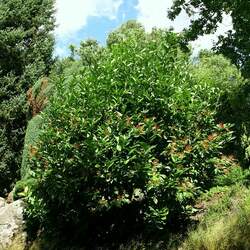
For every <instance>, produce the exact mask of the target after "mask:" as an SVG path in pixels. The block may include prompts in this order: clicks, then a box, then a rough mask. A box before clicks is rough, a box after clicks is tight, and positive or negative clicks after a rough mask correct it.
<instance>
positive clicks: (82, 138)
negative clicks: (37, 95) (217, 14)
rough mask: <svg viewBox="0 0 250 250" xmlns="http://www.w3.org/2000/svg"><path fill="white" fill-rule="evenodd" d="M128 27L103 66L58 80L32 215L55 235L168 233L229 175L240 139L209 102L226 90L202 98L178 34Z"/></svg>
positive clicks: (36, 165) (36, 167)
mask: <svg viewBox="0 0 250 250" xmlns="http://www.w3.org/2000/svg"><path fill="white" fill-rule="evenodd" d="M124 27H126V25H125V26H123V27H122V29H120V30H118V31H117V34H118V35H119V37H122V39H121V40H116V39H114V40H112V43H109V46H108V47H107V48H105V50H104V51H102V54H101V56H100V54H98V57H99V56H100V57H99V59H98V60H97V61H95V60H93V61H94V63H93V64H91V65H84V64H83V66H81V68H80V69H79V71H78V73H75V74H73V75H71V76H69V77H65V76H62V77H59V78H58V80H57V82H56V83H55V85H56V86H55V88H56V95H55V96H54V97H53V98H52V100H51V103H50V106H49V107H48V108H47V109H46V112H45V113H44V116H43V125H42V133H41V135H40V137H39V141H40V142H39V143H38V145H37V151H36V153H35V154H34V155H33V158H32V160H31V161H30V163H29V168H31V170H32V175H33V177H34V178H35V179H36V184H35V185H34V186H33V188H32V189H31V190H30V192H29V194H28V210H27V215H28V216H29V218H31V219H37V220H38V221H39V223H40V224H41V226H42V228H44V229H46V232H51V231H50V230H52V231H53V229H56V230H57V231H59V232H60V233H63V232H64V233H65V231H67V235H71V236H72V234H73V235H74V237H77V236H78V239H79V238H81V239H83V238H84V237H83V236H85V238H84V239H85V240H86V241H87V240H89V241H90V242H91V241H92V239H95V240H104V241H108V240H111V241H112V242H114V241H115V240H114V235H115V236H116V238H115V239H117V240H118V239H119V238H120V237H123V238H124V237H126V236H127V235H128V234H129V233H133V232H134V230H139V229H141V227H142V226H146V229H147V230H148V231H150V230H153V229H163V228H166V225H167V223H168V222H171V221H172V223H175V222H177V220H178V219H179V218H183V217H185V216H186V215H188V214H189V213H190V212H192V204H193V201H194V198H195V197H197V195H198V194H199V193H200V191H201V190H204V189H207V188H209V187H210V185H211V184H212V183H213V179H214V177H215V176H216V174H218V173H220V169H218V168H217V167H216V159H217V158H218V157H220V155H221V153H222V151H223V147H224V146H225V145H226V144H227V143H228V142H230V141H231V140H232V132H230V125H228V124H224V123H222V122H218V121H217V120H216V119H215V117H216V112H215V111H214V110H215V109H214V108H211V107H212V105H211V102H213V99H211V100H210V99H209V98H208V97H210V96H213V95H212V94H211V93H210V91H211V92H212V93H213V94H214V95H219V94H220V89H219V88H217V89H214V87H213V88H209V87H208V88H207V89H206V91H207V92H208V93H207V95H206V96H204V95H203V93H202V91H201V90H202V88H203V86H202V85H201V84H199V82H195V80H193V78H192V77H191V76H190V74H189V72H188V71H189V60H188V55H186V54H184V53H182V52H181V50H180V45H179V36H178V35H176V34H174V33H171V32H168V31H162V30H154V31H153V32H152V33H151V34H146V33H145V32H144V30H143V29H142V28H141V27H140V26H138V27H137V26H135V27H133V26H132V28H131V26H130V25H128V27H127V28H124ZM79 72H80V73H79ZM201 93H202V94H201ZM213 105H215V104H214V103H213ZM215 106H216V105H215ZM114 215H115V216H114ZM55 225H56V226H55ZM77 232H78V233H79V232H80V236H79V235H77ZM71 233H72V234H71ZM65 235H66V234H64V236H65ZM74 237H73V236H72V237H71V239H72V240H73V239H74ZM85 243H86V242H85ZM95 243H96V241H95Z"/></svg>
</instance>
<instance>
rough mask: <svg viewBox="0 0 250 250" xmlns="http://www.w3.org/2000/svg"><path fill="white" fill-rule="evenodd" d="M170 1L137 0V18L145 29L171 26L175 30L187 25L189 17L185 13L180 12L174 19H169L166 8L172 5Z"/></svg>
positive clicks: (180, 29)
mask: <svg viewBox="0 0 250 250" xmlns="http://www.w3.org/2000/svg"><path fill="white" fill-rule="evenodd" d="M172 3H173V1H172V0H153V1H152V0H138V5H137V6H136V8H137V10H138V12H139V13H138V18H137V20H138V21H139V22H141V23H142V24H143V25H144V26H145V28H146V30H147V31H150V30H151V29H152V28H153V27H158V28H166V27H167V28H170V27H173V28H174V30H175V31H177V32H179V31H182V30H183V28H185V27H188V25H189V18H188V16H187V15H186V13H181V14H180V15H179V16H178V17H177V18H176V20H175V21H171V20H169V19H168V18H167V10H168V9H169V8H170V7H171V6H172Z"/></svg>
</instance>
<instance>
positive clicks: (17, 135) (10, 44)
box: [0, 0, 54, 195]
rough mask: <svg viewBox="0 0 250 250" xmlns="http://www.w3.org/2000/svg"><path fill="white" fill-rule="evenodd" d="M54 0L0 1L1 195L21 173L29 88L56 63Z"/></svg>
mask: <svg viewBox="0 0 250 250" xmlns="http://www.w3.org/2000/svg"><path fill="white" fill-rule="evenodd" d="M53 6H54V1H53V0H25V1H24V0H3V1H1V2H0V176H1V177H0V195H4V194H6V193H7V192H8V191H9V190H10V188H11V184H12V183H13V182H15V180H16V179H17V178H18V176H19V167H20V163H21V153H22V148H23V139H24V134H25V127H26V122H27V118H28V106H27V102H26V92H27V90H28V89H29V88H30V87H31V86H32V85H33V83H34V82H35V81H36V80H37V79H38V78H39V77H41V76H43V75H46V74H47V73H48V72H49V70H50V67H51V65H52V63H53V58H52V52H53V46H54V38H53V35H52V33H51V31H52V30H53V29H54V16H53V13H54V7H53Z"/></svg>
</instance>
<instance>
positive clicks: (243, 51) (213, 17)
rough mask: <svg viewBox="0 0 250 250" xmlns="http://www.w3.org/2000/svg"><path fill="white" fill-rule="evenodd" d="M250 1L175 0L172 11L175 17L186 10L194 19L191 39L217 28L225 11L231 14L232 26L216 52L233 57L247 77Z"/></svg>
mask: <svg viewBox="0 0 250 250" xmlns="http://www.w3.org/2000/svg"><path fill="white" fill-rule="evenodd" d="M249 9H250V2H249V1H248V0H230V1H228V0H216V1H212V0H191V1H190V0H175V1H174V4H173V7H172V9H171V11H170V13H169V17H170V18H172V19H174V18H175V17H176V16H177V15H179V14H180V12H181V11H182V10H184V11H185V12H186V13H188V15H189V16H190V17H191V18H192V21H191V26H190V28H189V29H188V30H187V32H186V38H187V39H188V40H195V39H196V38H197V37H198V36H199V35H203V34H209V33H213V32H215V31H216V29H217V27H218V24H219V23H220V22H222V19H223V14H225V13H226V14H228V15H230V16H231V17H232V23H233V27H232V29H231V30H229V31H228V32H227V34H226V35H224V36H220V37H219V41H218V43H217V45H216V49H217V51H219V52H220V53H222V54H224V55H225V56H226V57H228V58H230V59H231V60H232V62H233V63H235V64H236V65H237V66H238V67H239V68H241V70H242V72H243V74H244V75H245V76H247V77H249V76H250V37H249V34H250V13H249Z"/></svg>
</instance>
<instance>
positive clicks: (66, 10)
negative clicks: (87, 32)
mask: <svg viewBox="0 0 250 250" xmlns="http://www.w3.org/2000/svg"><path fill="white" fill-rule="evenodd" d="M122 2H123V0H70V1H69V0H57V1H56V4H55V7H56V22H57V28H56V31H55V33H56V35H57V36H59V37H62V36H70V35H72V34H74V33H76V32H77V31H79V30H80V29H81V28H83V27H84V26H85V25H86V24H87V19H88V17H90V16H98V17H107V18H109V19H111V20H112V19H115V18H116V15H117V12H118V9H119V7H120V6H121V4H122Z"/></svg>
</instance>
